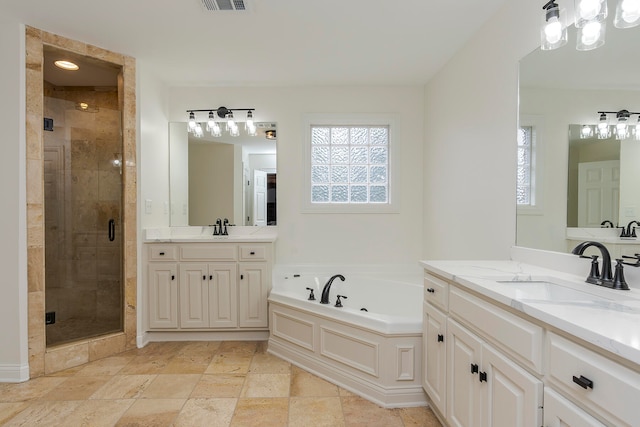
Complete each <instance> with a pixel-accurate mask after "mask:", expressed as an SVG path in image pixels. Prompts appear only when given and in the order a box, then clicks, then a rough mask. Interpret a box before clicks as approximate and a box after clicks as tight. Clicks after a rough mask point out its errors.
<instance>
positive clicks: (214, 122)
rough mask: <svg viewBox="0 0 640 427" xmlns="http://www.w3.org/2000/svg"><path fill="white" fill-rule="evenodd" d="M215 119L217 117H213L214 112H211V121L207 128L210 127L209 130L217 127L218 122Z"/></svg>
mask: <svg viewBox="0 0 640 427" xmlns="http://www.w3.org/2000/svg"><path fill="white" fill-rule="evenodd" d="M214 119H215V117H214V115H213V111H209V121H208V122H207V126H208V127H209V129H211V128H213V127H214V126H215V124H216V121H215V120H214Z"/></svg>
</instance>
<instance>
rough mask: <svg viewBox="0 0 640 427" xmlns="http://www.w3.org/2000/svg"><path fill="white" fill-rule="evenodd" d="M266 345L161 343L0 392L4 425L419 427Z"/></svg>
mask: <svg viewBox="0 0 640 427" xmlns="http://www.w3.org/2000/svg"><path fill="white" fill-rule="evenodd" d="M266 347H267V344H266V342H246V341H223V342H179V343H176V342H167V343H151V344H149V345H147V346H146V347H144V348H142V349H136V350H131V351H128V352H126V353H122V354H119V355H116V356H112V357H108V358H105V359H101V360H97V361H95V362H91V363H88V364H85V365H81V366H77V367H75V368H72V369H68V370H66V371H62V372H58V373H56V374H52V375H47V376H44V377H40V378H35V379H33V380H30V381H27V382H25V383H21V384H0V425H6V426H198V427H200V426H242V427H244V426H247V427H250V426H260V427H271V426H289V427H294V426H301V427H311V426H313V427H315V426H329V427H335V426H367V427H375V426H380V427H392V426H399V427H402V426H422V427H440V426H441V424H440V423H439V422H438V420H437V418H436V417H435V416H434V415H433V412H431V410H429V409H428V408H424V407H421V408H402V409H383V408H380V407H379V406H377V405H375V404H373V403H371V402H369V401H367V400H365V399H363V398H361V397H359V396H356V395H355V394H353V393H350V392H348V391H347V390H344V389H342V388H341V387H338V386H335V385H333V384H331V383H328V382H326V381H324V380H323V379H321V378H318V377H316V376H315V375H312V374H310V373H308V372H305V371H304V370H302V369H299V368H297V367H295V366H293V365H291V364H290V363H288V362H285V361H284V360H282V359H280V358H278V357H275V356H272V355H270V354H267V352H266Z"/></svg>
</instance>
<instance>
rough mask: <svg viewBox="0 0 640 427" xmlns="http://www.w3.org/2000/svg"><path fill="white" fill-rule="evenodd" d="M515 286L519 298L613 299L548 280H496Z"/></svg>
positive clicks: (562, 299)
mask: <svg viewBox="0 0 640 427" xmlns="http://www.w3.org/2000/svg"><path fill="white" fill-rule="evenodd" d="M496 282H498V283H502V284H507V285H510V286H513V288H514V289H513V290H514V291H515V295H514V296H515V298H517V299H519V300H544V301H611V299H610V298H604V297H602V296H599V295H595V294H592V293H589V292H583V291H579V290H577V289H573V288H569V287H566V286H563V285H561V284H558V283H555V282H551V281H548V280H496Z"/></svg>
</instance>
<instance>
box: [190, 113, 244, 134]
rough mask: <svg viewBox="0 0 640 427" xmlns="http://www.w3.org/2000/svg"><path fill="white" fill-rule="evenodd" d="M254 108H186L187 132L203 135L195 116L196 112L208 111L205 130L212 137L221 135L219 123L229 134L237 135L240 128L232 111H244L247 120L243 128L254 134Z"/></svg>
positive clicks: (200, 125)
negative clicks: (187, 117)
mask: <svg viewBox="0 0 640 427" xmlns="http://www.w3.org/2000/svg"><path fill="white" fill-rule="evenodd" d="M254 110H255V108H233V109H231V108H227V107H218V108H215V109H207V110H187V113H189V121H188V123H189V125H188V127H187V130H188V131H189V133H192V134H193V135H194V136H196V137H198V138H200V137H202V136H203V135H204V131H203V129H202V124H201V123H200V122H199V121H198V119H197V117H196V113H205V112H208V113H209V115H208V119H207V121H206V125H205V130H206V131H207V132H210V133H211V135H212V136H213V137H220V136H222V128H221V127H220V124H221V123H223V124H225V129H226V131H227V132H228V133H229V135H231V136H239V135H240V130H239V128H238V124H237V123H236V121H235V118H234V116H233V112H234V111H246V112H247V121H246V123H245V130H246V131H247V133H248V134H249V135H250V136H255V135H256V134H257V130H256V126H255V124H254V122H253V111H254ZM216 116H217V117H216Z"/></svg>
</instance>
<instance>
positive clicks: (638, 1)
mask: <svg viewBox="0 0 640 427" xmlns="http://www.w3.org/2000/svg"><path fill="white" fill-rule="evenodd" d="M557 1H558V0H550V1H548V2H547V3H545V5H544V6H542V9H543V10H544V15H543V23H542V27H541V31H540V36H541V37H540V47H541V49H542V50H552V49H557V48H559V47H561V46H564V45H565V44H566V42H567V21H566V17H565V15H566V12H565V10H564V9H561V8H560V7H559V6H558V3H557ZM574 5H575V21H574V24H575V27H576V29H577V39H576V49H577V50H583V51H584V50H593V49H596V48H598V47H600V46H602V45H603V44H604V42H605V34H606V30H607V16H608V15H609V7H608V5H607V0H574ZM613 25H614V26H615V27H616V28H632V27H635V26H637V25H640V0H618V3H617V6H616V14H615V18H614V20H613Z"/></svg>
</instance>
